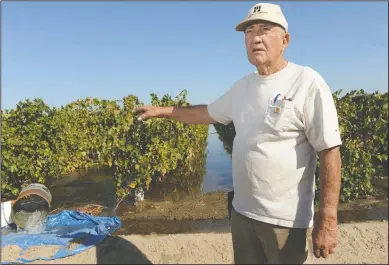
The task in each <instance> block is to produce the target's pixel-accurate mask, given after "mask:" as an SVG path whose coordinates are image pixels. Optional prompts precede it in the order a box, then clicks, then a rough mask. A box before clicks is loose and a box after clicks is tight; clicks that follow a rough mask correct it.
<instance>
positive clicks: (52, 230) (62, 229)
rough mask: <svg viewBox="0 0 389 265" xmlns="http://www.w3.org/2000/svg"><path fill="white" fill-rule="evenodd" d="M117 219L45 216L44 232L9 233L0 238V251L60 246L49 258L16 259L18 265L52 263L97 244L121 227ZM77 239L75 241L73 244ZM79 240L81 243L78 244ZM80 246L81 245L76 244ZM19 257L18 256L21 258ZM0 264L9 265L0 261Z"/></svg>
mask: <svg viewBox="0 0 389 265" xmlns="http://www.w3.org/2000/svg"><path fill="white" fill-rule="evenodd" d="M121 225H122V223H121V221H120V219H119V218H118V217H116V216H115V217H96V216H92V215H89V214H85V213H81V212H75V211H62V212H59V213H58V214H55V215H49V216H48V218H47V221H46V223H45V229H44V231H43V232H42V233H40V234H26V233H23V232H22V233H16V232H15V233H11V234H8V235H4V236H2V238H1V247H2V248H4V247H6V246H8V245H16V246H19V247H20V248H22V249H23V250H26V249H28V248H29V247H33V246H40V245H60V246H62V247H61V248H60V249H59V250H58V252H57V253H56V254H55V255H54V256H53V257H38V258H35V259H30V260H27V259H23V258H19V259H18V260H17V261H18V262H19V263H29V262H32V261H35V260H55V259H59V258H64V257H67V256H71V255H75V254H78V253H80V252H83V251H85V250H87V249H89V248H91V247H93V246H96V245H97V244H99V243H101V242H102V241H103V240H104V239H105V238H106V237H107V236H109V235H110V234H112V233H113V232H114V231H116V230H117V229H119V228H120V227H121ZM77 239H78V240H77ZM75 240H77V243H78V244H77V248H72V249H69V248H68V247H69V246H70V244H71V243H72V242H74V241H75ZM80 240H81V241H80ZM79 242H82V244H79ZM22 255H23V253H20V256H22ZM1 263H2V264H10V263H12V262H10V261H6V260H2V262H1Z"/></svg>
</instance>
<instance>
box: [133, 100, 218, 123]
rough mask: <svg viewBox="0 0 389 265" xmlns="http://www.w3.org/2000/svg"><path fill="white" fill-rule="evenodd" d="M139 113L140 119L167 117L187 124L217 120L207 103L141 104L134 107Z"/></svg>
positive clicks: (136, 112)
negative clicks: (190, 104) (211, 114)
mask: <svg viewBox="0 0 389 265" xmlns="http://www.w3.org/2000/svg"><path fill="white" fill-rule="evenodd" d="M134 112H135V114H139V117H138V119H140V120H147V119H149V118H167V119H172V120H176V121H181V122H184V123H186V124H214V123H216V121H215V120H214V119H213V118H212V117H211V116H210V115H209V113H208V109H207V105H195V106H189V107H175V106H174V107H173V106H172V107H157V106H141V107H137V108H135V109H134Z"/></svg>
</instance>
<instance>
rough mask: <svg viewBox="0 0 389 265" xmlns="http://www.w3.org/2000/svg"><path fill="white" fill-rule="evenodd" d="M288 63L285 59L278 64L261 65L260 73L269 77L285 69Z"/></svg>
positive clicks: (281, 59) (258, 68)
mask: <svg viewBox="0 0 389 265" xmlns="http://www.w3.org/2000/svg"><path fill="white" fill-rule="evenodd" d="M287 64H288V61H287V60H285V58H280V59H279V60H278V61H277V62H276V63H272V64H268V65H261V66H259V67H257V70H258V73H259V74H260V75H263V76H269V75H272V74H274V73H277V72H279V71H281V70H282V69H284V68H285V67H286V65H287Z"/></svg>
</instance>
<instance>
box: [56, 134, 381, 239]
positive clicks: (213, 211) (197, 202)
mask: <svg viewBox="0 0 389 265" xmlns="http://www.w3.org/2000/svg"><path fill="white" fill-rule="evenodd" d="M206 163H207V164H206V169H207V171H206V174H205V176H204V179H203V181H202V184H201V187H199V189H194V190H199V192H196V193H194V194H192V195H190V196H186V197H182V198H181V197H180V198H179V199H177V198H176V199H170V198H169V197H165V198H164V197H163V196H162V197H161V196H159V195H160V193H159V191H158V188H157V187H154V188H152V189H151V190H150V191H146V192H145V201H143V202H141V203H140V205H139V206H138V207H135V206H134V205H133V203H132V202H130V201H123V202H121V203H120V204H119V205H118V206H117V205H116V198H115V183H114V182H113V180H112V177H111V176H109V175H107V174H106V173H104V172H96V173H93V174H91V175H88V176H84V177H79V176H69V177H67V178H64V179H60V180H58V181H57V182H56V183H55V185H54V186H53V187H50V191H51V193H52V195H53V201H52V210H56V211H60V210H61V209H71V210H78V209H80V208H81V207H84V206H86V205H93V204H96V205H101V206H103V210H102V212H101V213H100V215H102V216H114V215H116V216H119V217H120V219H121V220H122V222H123V227H122V228H121V229H119V230H118V231H117V232H116V233H115V234H132V233H137V234H153V233H155V234H166V233H169V234H172V233H184V232H206V231H209V232H211V231H212V232H224V231H228V229H229V220H228V211H227V201H226V196H225V195H226V192H227V191H229V190H231V189H232V175H231V160H230V157H229V155H228V154H226V153H225V151H224V149H223V145H222V143H221V142H220V140H219V139H218V135H217V134H211V135H210V136H209V139H208V155H207V162H206ZM378 182H379V181H378ZM375 185H378V186H380V187H381V186H385V185H386V188H387V179H384V180H382V181H380V182H379V183H378V184H377V183H375ZM386 198H387V192H386V195H385V196H383V197H382V198H371V199H370V200H361V201H356V202H353V203H351V204H347V205H343V204H341V205H340V206H339V215H338V216H339V223H345V222H361V221H369V220H388V204H387V199H386ZM116 206H117V207H116Z"/></svg>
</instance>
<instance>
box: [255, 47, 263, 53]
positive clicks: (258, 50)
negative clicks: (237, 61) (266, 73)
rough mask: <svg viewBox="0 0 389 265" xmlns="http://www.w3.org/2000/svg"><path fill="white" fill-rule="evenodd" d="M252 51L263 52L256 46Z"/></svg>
mask: <svg viewBox="0 0 389 265" xmlns="http://www.w3.org/2000/svg"><path fill="white" fill-rule="evenodd" d="M253 52H263V50H262V49H258V48H256V49H253Z"/></svg>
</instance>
